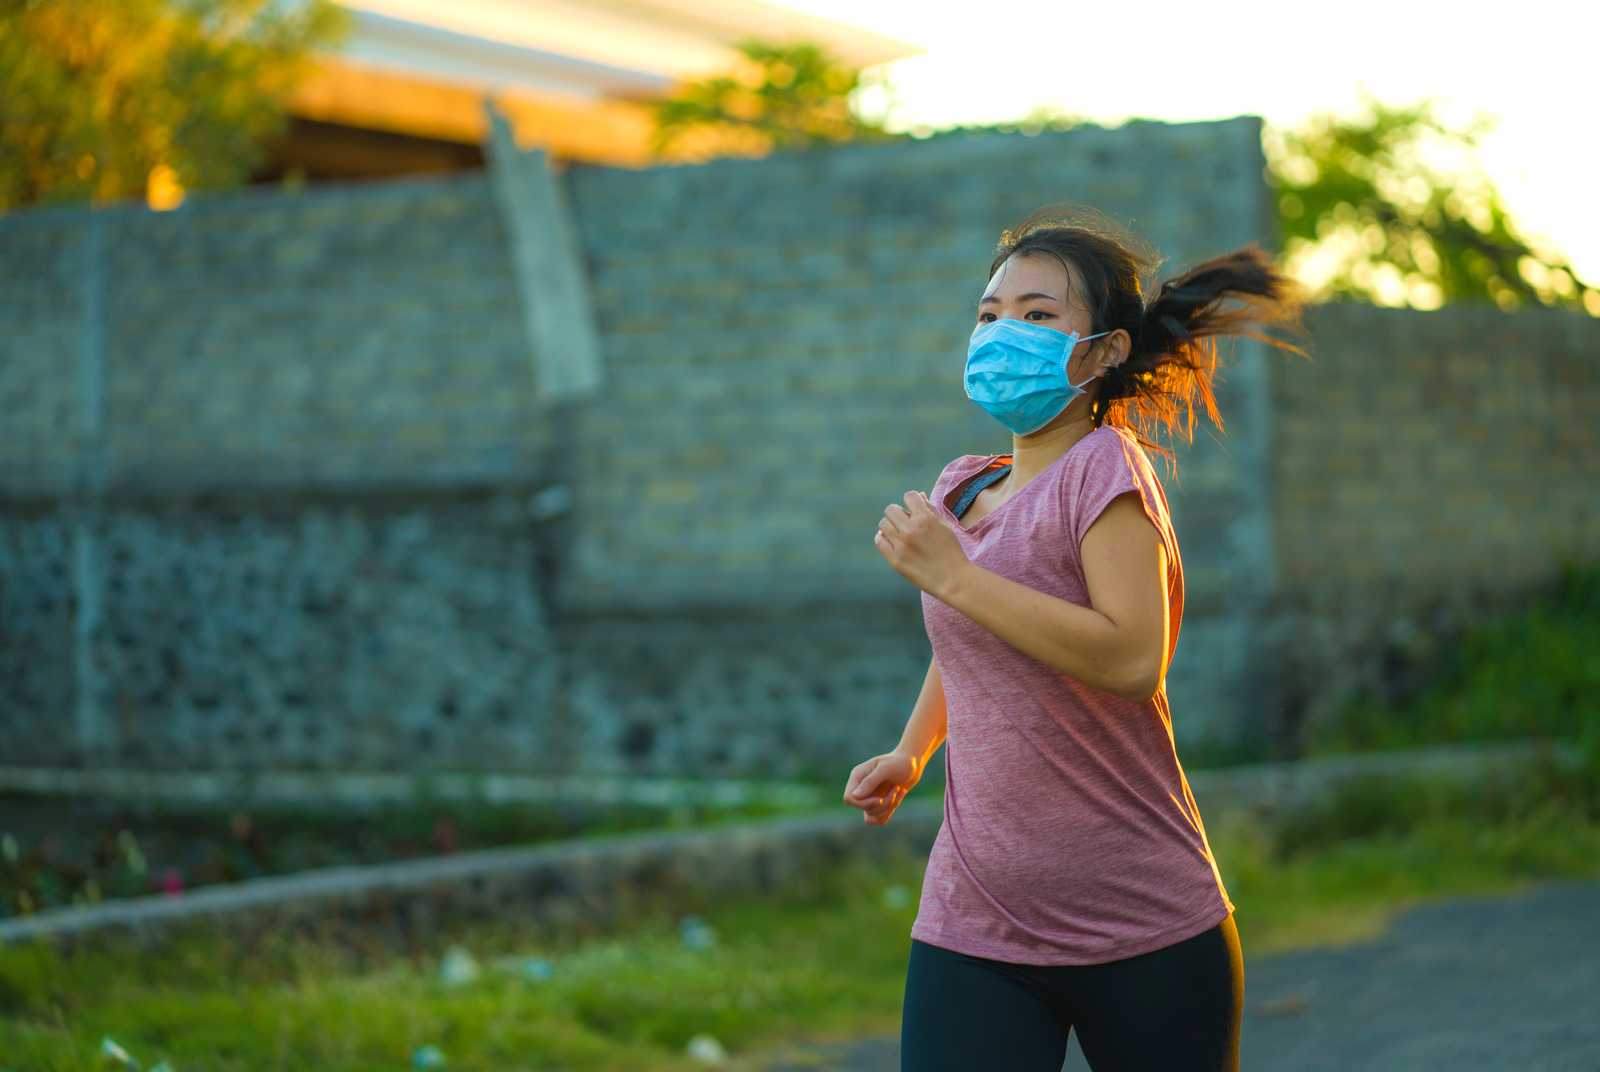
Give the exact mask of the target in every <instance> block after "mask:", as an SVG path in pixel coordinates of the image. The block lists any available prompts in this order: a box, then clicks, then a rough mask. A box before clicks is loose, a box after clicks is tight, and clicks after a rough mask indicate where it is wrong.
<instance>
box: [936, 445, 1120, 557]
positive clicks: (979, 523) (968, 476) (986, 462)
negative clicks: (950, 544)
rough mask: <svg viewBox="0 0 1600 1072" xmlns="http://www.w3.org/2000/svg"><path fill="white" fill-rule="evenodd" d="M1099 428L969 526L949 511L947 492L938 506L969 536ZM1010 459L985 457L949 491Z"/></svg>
mask: <svg viewBox="0 0 1600 1072" xmlns="http://www.w3.org/2000/svg"><path fill="white" fill-rule="evenodd" d="M1109 427H1110V425H1105V424H1103V425H1101V426H1100V428H1109ZM1100 428H1091V429H1089V431H1088V432H1086V433H1085V434H1084V436H1083V438H1081V439H1079V440H1078V441H1077V442H1076V443H1074V444H1072V446H1070V447H1068V448H1067V449H1066V450H1064V451H1062V452H1061V455H1060V456H1059V457H1057V458H1056V459H1055V460H1054V461H1052V462H1051V463H1050V464H1049V465H1047V466H1045V467H1044V469H1043V470H1041V471H1040V472H1038V473H1037V474H1035V475H1034V477H1033V479H1032V480H1030V481H1028V482H1027V483H1026V484H1024V485H1022V487H1020V488H1018V489H1017V490H1016V491H1014V492H1012V494H1011V498H1009V499H1007V500H1006V501H1005V502H1003V503H1001V504H1000V505H999V506H997V507H995V508H994V509H993V510H990V511H989V512H988V513H987V514H984V515H983V516H982V517H980V518H978V520H976V521H974V522H973V523H972V524H971V525H967V524H965V523H963V522H962V520H961V519H960V518H959V517H956V514H955V511H954V510H952V509H950V507H949V505H948V504H947V503H946V501H945V500H946V499H948V498H949V495H950V492H949V491H947V492H945V493H944V494H942V495H940V496H939V506H940V507H941V508H943V510H944V512H945V513H946V514H948V515H949V516H950V518H951V519H952V520H953V521H955V523H956V525H957V526H959V527H960V529H961V531H962V532H965V533H969V534H970V533H975V532H977V531H978V530H979V529H980V528H982V527H983V525H984V523H985V522H987V521H988V520H989V519H990V518H991V517H995V516H997V515H998V514H1000V513H1001V512H1002V511H1003V510H1005V508H1006V507H1008V506H1010V505H1011V504H1012V503H1014V502H1016V501H1017V499H1018V498H1019V497H1021V496H1022V495H1024V494H1026V493H1027V491H1028V489H1029V488H1031V487H1033V486H1034V485H1035V484H1037V483H1038V482H1039V481H1040V480H1042V479H1044V477H1045V475H1046V474H1048V473H1049V472H1050V471H1051V470H1052V469H1054V468H1055V467H1056V466H1058V465H1060V464H1061V463H1062V462H1063V461H1065V460H1066V459H1067V458H1068V457H1069V456H1070V455H1071V454H1072V452H1073V451H1075V450H1077V449H1078V448H1079V447H1081V446H1082V445H1083V443H1084V441H1085V440H1087V439H1088V438H1089V437H1090V436H1092V435H1094V434H1095V433H1096V432H1098V431H1100ZM1011 457H1012V455H1010V454H1009V453H1004V452H1002V453H1000V454H990V455H987V456H985V457H984V459H983V462H982V464H980V465H979V466H978V467H977V468H976V469H974V470H972V471H971V472H969V473H964V474H963V475H962V476H961V478H960V479H959V480H957V481H956V482H955V487H952V488H951V489H950V491H954V490H955V488H958V487H960V486H961V485H962V484H965V483H966V482H967V481H968V480H970V479H971V478H972V477H974V476H976V475H977V474H978V473H981V472H983V470H985V469H987V468H988V467H989V465H990V464H991V463H993V462H994V461H995V460H997V459H999V458H1011ZM1012 460H1013V461H1015V460H1016V459H1015V458H1012ZM973 501H974V502H976V501H977V500H976V499H974V500H973ZM968 509H971V506H970V504H969V505H968Z"/></svg>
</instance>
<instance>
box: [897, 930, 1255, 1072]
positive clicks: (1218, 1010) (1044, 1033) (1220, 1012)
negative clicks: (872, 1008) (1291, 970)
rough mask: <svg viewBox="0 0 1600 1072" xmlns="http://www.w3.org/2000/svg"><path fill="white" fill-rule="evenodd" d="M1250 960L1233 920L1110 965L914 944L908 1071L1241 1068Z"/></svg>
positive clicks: (904, 1024)
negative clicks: (1071, 1037) (1020, 960)
mask: <svg viewBox="0 0 1600 1072" xmlns="http://www.w3.org/2000/svg"><path fill="white" fill-rule="evenodd" d="M1243 1007H1244V954H1243V952H1242V950H1241V948H1240V946H1239V932H1238V930H1237V928H1235V926H1234V923H1233V916H1232V914H1231V913H1230V914H1229V916H1228V918H1227V919H1225V920H1223V921H1222V922H1221V923H1219V924H1217V925H1216V926H1215V927H1212V928H1211V929H1210V930H1207V931H1202V932H1201V933H1199V934H1197V935H1195V936H1194V937H1193V938H1186V939H1184V940H1183V941H1181V942H1178V943H1176V944H1174V945H1169V946H1166V947H1165V948H1162V949H1156V950H1153V951H1152V952H1149V953H1141V954H1140V955H1139V956H1136V957H1128V958H1127V959H1125V960H1113V961H1109V962H1107V963H1104V964H1062V965H1043V964H1012V963H1008V962H1006V961H999V960H988V959H986V958H984V957H974V956H968V955H967V954H965V953H957V952H955V951H954V950H950V949H944V948H942V947H940V946H935V945H929V944H927V943H926V942H921V941H918V940H917V939H915V938H913V939H912V940H911V956H910V960H909V962H908V963H907V965H906V994H905V1008H904V1010H903V1013H902V1016H901V1020H900V1072H974V1070H987V1069H997V1070H998V1069H1004V1070H1006V1072H1060V1069H1061V1063H1062V1061H1063V1060H1065V1058H1066V1053H1067V1035H1068V1032H1070V1031H1071V1030H1072V1029H1073V1028H1076V1029H1077V1031H1078V1045H1079V1046H1080V1047H1081V1048H1082V1049H1083V1055H1084V1057H1086V1058H1088V1061H1089V1066H1090V1068H1091V1069H1092V1070H1093V1072H1146V1070H1149V1072H1155V1070H1157V1069H1159V1070H1161V1072H1180V1070H1181V1072H1237V1070H1238V1068H1239V1019H1240V1015H1241V1013H1242V1012H1243Z"/></svg>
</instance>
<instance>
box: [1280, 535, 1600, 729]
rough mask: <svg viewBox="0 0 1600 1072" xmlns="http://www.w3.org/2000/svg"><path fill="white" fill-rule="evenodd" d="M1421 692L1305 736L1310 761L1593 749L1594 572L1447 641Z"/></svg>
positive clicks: (1353, 710)
mask: <svg viewBox="0 0 1600 1072" xmlns="http://www.w3.org/2000/svg"><path fill="white" fill-rule="evenodd" d="M1446 651H1447V655H1446V656H1445V658H1444V660H1443V662H1442V665H1441V666H1440V667H1439V669H1438V672H1437V673H1435V674H1433V675H1432V676H1431V677H1430V679H1429V681H1428V683H1427V685H1426V687H1424V688H1423V689H1422V690H1421V691H1420V692H1418V693H1416V694H1415V695H1412V696H1408V697H1405V698H1403V699H1401V700H1398V701H1396V702H1391V703H1385V702H1383V701H1381V700H1378V699H1375V698H1372V697H1366V698H1363V699H1360V700H1358V701H1356V702H1354V703H1352V704H1351V705H1349V707H1347V708H1346V709H1345V710H1344V711H1343V712H1341V713H1340V715H1339V717H1337V718H1335V719H1332V720H1330V721H1329V724H1328V725H1325V726H1321V727H1316V728H1314V729H1313V730H1312V732H1311V733H1310V734H1309V735H1308V738H1307V741H1306V751H1307V753H1308V754H1311V755H1329V754H1337V753H1347V752H1366V751H1374V750H1385V749H1394V748H1408V747H1413V746H1419V745H1429V744H1440V743H1447V742H1448V743H1453V742H1461V741H1491V740H1507V739H1517V738H1529V737H1533V738H1569V739H1578V740H1580V741H1581V742H1583V743H1584V744H1585V745H1586V746H1587V747H1588V748H1589V750H1590V751H1600V567H1595V566H1584V567H1579V566H1575V565H1569V566H1567V567H1565V568H1564V569H1563V570H1562V572H1561V576H1560V580H1559V582H1558V584H1557V585H1556V586H1555V587H1554V589H1553V590H1552V591H1551V592H1549V593H1547V594H1545V595H1544V596H1542V597H1540V598H1537V599H1535V600H1533V601H1531V602H1530V604H1529V605H1528V606H1527V607H1526V608H1525V609H1523V610H1522V611H1520V612H1517V613H1511V614H1506V615H1501V616H1497V617H1496V618H1494V619H1493V620H1490V621H1487V622H1484V623H1482V624H1480V625H1479V626H1477V627H1476V628H1473V629H1470V630H1468V631H1467V632H1466V633H1465V634H1464V635H1463V636H1461V637H1459V638H1457V639H1456V640H1455V641H1453V642H1452V643H1450V644H1449V645H1448V647H1447V649H1446Z"/></svg>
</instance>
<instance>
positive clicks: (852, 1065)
mask: <svg viewBox="0 0 1600 1072" xmlns="http://www.w3.org/2000/svg"><path fill="white" fill-rule="evenodd" d="M759 1067H760V1068H761V1069H762V1072H802V1070H804V1072H821V1070H833V1072H898V1069H899V1067H900V1044H899V1039H898V1038H878V1039H861V1040H855V1041H851V1042H843V1043H832V1044H829V1045H818V1046H809V1047H796V1048H795V1049H793V1050H792V1051H789V1052H786V1053H784V1054H782V1055H774V1056H773V1058H772V1059H771V1061H770V1062H768V1063H766V1064H762V1065H760V1066H759ZM1062 1067H1063V1068H1064V1069H1072V1070H1086V1069H1088V1067H1089V1066H1088V1063H1087V1062H1086V1061H1085V1060H1084V1057H1083V1053H1082V1051H1080V1050H1079V1049H1078V1046H1077V1041H1076V1039H1074V1040H1073V1041H1072V1042H1071V1044H1070V1045H1069V1048H1068V1050H1067V1060H1066V1063H1065V1064H1064V1065H1063V1066H1062ZM1240 1068H1241V1070H1243V1072H1281V1070H1292V1072H1321V1070H1330V1072H1331V1070H1334V1069H1337V1070H1339V1072H1350V1070H1361V1072H1389V1070H1394V1072H1460V1070H1461V1069H1467V1068H1470V1069H1482V1070H1494V1069H1512V1070H1515V1072H1600V882H1594V881H1573V882H1552V883H1547V884H1543V885H1540V886H1538V887H1537V888H1534V889H1532V890H1530V891H1527V892H1525V893H1521V894H1515V895H1509V896H1506V895H1501V896H1493V897H1470V898H1468V897H1463V898H1456V899H1453V900H1449V901H1443V902H1437V903H1434V904H1430V905H1424V906H1421V907H1418V908H1413V909H1411V910H1410V911H1408V912H1406V913H1405V914H1403V915H1401V916H1399V917H1397V918H1396V920H1395V921H1394V923H1393V925H1392V926H1391V927H1390V928H1389V930H1388V931H1386V932H1385V933H1384V934H1383V935H1382V936H1381V937H1379V938H1377V939H1374V940H1373V941H1370V942H1364V943H1359V944H1355V945H1350V946H1347V947H1344V948H1342V949H1337V950H1306V951H1301V952H1293V953H1280V954H1276V955H1273V956H1259V957H1256V956H1252V955H1251V954H1250V950H1249V947H1248V946H1246V947H1245V1014H1244V1021H1243V1025H1242V1027H1241V1037H1240ZM984 1072H988V1070H984Z"/></svg>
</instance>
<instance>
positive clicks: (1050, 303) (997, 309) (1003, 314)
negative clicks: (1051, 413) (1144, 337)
mask: <svg viewBox="0 0 1600 1072" xmlns="http://www.w3.org/2000/svg"><path fill="white" fill-rule="evenodd" d="M1069 283H1070V287H1069ZM1082 295H1083V286H1082V285H1081V284H1080V283H1079V281H1078V279H1077V277H1076V274H1075V273H1074V275H1073V276H1072V277H1070V279H1069V276H1068V275H1067V270H1066V269H1065V268H1064V267H1062V264H1061V262H1060V261H1058V260H1057V259H1056V258H1055V257H1052V256H1050V255H1049V254H1045V253H1013V254H1012V255H1011V256H1009V257H1007V258H1006V259H1005V261H1004V262H1002V263H1001V265H1000V267H999V268H997V269H995V273H994V275H993V277H991V278H990V280H989V285H988V286H987V287H985V288H984V290H983V296H982V297H981V298H979V299H978V323H979V324H986V323H988V322H989V321H991V320H1003V319H1006V318H1008V317H1009V318H1010V319H1012V320H1027V321H1029V322H1031V323H1035V324H1043V325H1044V326H1045V327H1047V328H1054V329H1055V330H1056V331H1060V332H1063V333H1065V332H1070V331H1075V332H1077V333H1078V335H1079V336H1080V337H1081V336H1084V335H1092V334H1094V329H1093V327H1092V324H1093V322H1094V321H1093V318H1092V317H1091V316H1090V314H1089V309H1088V307H1087V306H1086V305H1085V304H1084V303H1083V297H1082ZM1119 334H1120V333H1119ZM1114 341H1116V340H1115V339H1114V337H1112V336H1107V337H1106V338H1103V339H1094V340H1092V341H1090V342H1087V343H1081V344H1079V345H1078V346H1077V347H1075V348H1074V349H1073V351H1072V356H1071V357H1070V358H1069V359H1068V360H1067V378H1068V379H1069V380H1071V381H1072V382H1073V383H1075V384H1078V385H1080V386H1083V387H1086V388H1087V387H1089V386H1091V385H1089V384H1085V383H1084V380H1085V379H1087V378H1088V377H1089V376H1090V375H1093V374H1097V373H1098V372H1099V370H1100V369H1101V368H1102V367H1104V365H1105V364H1107V362H1106V361H1104V360H1103V359H1102V357H1101V354H1102V352H1103V351H1104V350H1105V348H1104V347H1102V346H1099V345H1096V344H1098V343H1106V342H1114ZM1110 363H1113V364H1114V363H1115V362H1114V361H1112V362H1110ZM1081 401H1083V400H1081V399H1075V400H1074V406H1076V405H1077V404H1078V403H1079V402H1081ZM1068 408H1069V409H1070V408H1073V407H1068ZM1052 423H1054V422H1052Z"/></svg>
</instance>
